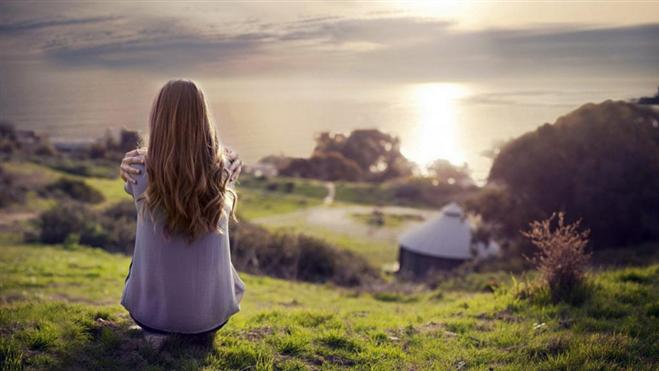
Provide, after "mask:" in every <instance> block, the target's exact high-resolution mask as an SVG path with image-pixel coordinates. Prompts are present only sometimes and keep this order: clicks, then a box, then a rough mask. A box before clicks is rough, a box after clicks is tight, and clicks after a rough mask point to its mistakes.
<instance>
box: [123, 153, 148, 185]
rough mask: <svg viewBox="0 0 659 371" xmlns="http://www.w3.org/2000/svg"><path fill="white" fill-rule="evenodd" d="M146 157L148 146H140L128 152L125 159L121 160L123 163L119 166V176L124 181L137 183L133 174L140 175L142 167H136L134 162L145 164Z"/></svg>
mask: <svg viewBox="0 0 659 371" xmlns="http://www.w3.org/2000/svg"><path fill="white" fill-rule="evenodd" d="M145 158H146V148H138V149H134V150H132V151H129V152H126V154H125V155H124V158H123V160H121V165H120V166H119V176H121V179H123V180H124V182H126V183H128V182H131V183H133V184H135V183H136V180H135V178H133V175H138V174H139V173H140V169H137V168H135V167H134V166H132V165H134V164H144V159H145Z"/></svg>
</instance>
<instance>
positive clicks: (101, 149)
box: [0, 121, 141, 178]
mask: <svg viewBox="0 0 659 371" xmlns="http://www.w3.org/2000/svg"><path fill="white" fill-rule="evenodd" d="M140 141H141V138H140V135H139V133H138V132H137V131H133V130H127V129H122V130H121V131H120V132H119V133H118V135H116V136H115V135H114V134H113V133H112V132H110V131H108V132H107V133H106V134H105V136H104V137H103V138H100V139H97V140H96V141H94V142H89V143H84V142H83V143H54V144H53V143H51V142H50V140H49V139H48V137H46V136H43V135H40V134H38V133H36V132H34V131H32V130H18V129H16V128H15V127H14V125H13V124H11V123H10V122H7V121H0V159H4V160H9V159H12V158H22V159H27V160H29V161H32V162H35V163H39V164H41V165H45V166H48V167H50V168H52V169H55V170H59V171H63V172H66V173H69V174H73V175H80V176H94V177H104V178H114V177H117V164H118V163H119V162H120V161H121V159H122V158H123V156H124V154H125V153H126V152H128V151H130V150H132V149H135V148H137V146H138V145H139V144H140Z"/></svg>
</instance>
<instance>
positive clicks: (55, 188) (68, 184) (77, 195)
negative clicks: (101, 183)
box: [45, 178, 105, 204]
mask: <svg viewBox="0 0 659 371" xmlns="http://www.w3.org/2000/svg"><path fill="white" fill-rule="evenodd" d="M45 192H46V193H48V194H51V195H55V196H62V195H63V196H67V197H70V198H72V199H73V200H76V201H81V202H87V203H92V204H96V203H100V202H103V200H104V199H105V197H103V194H102V193H101V192H99V191H97V190H96V189H94V188H92V187H90V186H89V185H87V183H85V182H83V181H81V180H76V179H70V178H60V179H59V180H57V181H55V182H53V183H51V184H49V185H47V186H46V187H45Z"/></svg>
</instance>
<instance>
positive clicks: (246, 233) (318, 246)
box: [229, 222, 378, 286]
mask: <svg viewBox="0 0 659 371" xmlns="http://www.w3.org/2000/svg"><path fill="white" fill-rule="evenodd" d="M229 236H230V239H231V257H232V261H233V264H234V266H235V267H236V269H239V270H241V271H245V272H249V273H253V274H265V275H269V276H273V277H278V278H284V279H294V280H301V281H308V282H332V283H334V284H337V285H341V286H355V285H360V284H362V283H365V282H368V281H370V280H374V279H377V277H378V273H377V271H376V270H375V269H374V268H373V267H371V266H370V265H369V264H368V263H367V262H366V260H365V259H364V258H363V257H361V256H359V255H357V254H355V253H353V252H350V251H346V250H342V249H340V248H338V247H335V246H332V245H331V244H329V243H327V242H325V241H323V240H320V239H318V238H314V237H310V236H306V235H303V234H296V233H288V232H278V233H271V232H269V231H267V230H266V229H265V228H263V227H260V226H257V225H254V224H251V223H249V222H241V223H239V224H232V225H231V233H230V234H229Z"/></svg>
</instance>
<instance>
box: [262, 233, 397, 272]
mask: <svg viewBox="0 0 659 371" xmlns="http://www.w3.org/2000/svg"><path fill="white" fill-rule="evenodd" d="M266 228H268V229H269V230H271V231H285V232H295V233H303V234H306V235H309V236H313V237H316V238H320V239H323V240H325V241H327V242H329V243H331V244H332V245H334V246H336V247H339V248H341V249H345V250H350V251H353V252H356V253H357V254H360V255H362V256H363V257H365V258H366V260H368V262H369V263H371V264H373V266H374V267H376V268H381V267H382V266H383V265H385V264H391V263H393V262H395V261H396V260H397V259H398V245H397V244H396V242H391V241H378V240H374V239H371V238H369V237H368V236H363V237H362V236H355V235H350V234H347V233H341V232H340V231H334V230H329V229H325V228H320V227H318V226H313V225H299V226H288V227H268V226H266Z"/></svg>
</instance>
